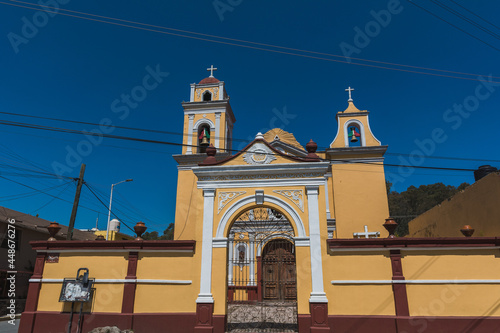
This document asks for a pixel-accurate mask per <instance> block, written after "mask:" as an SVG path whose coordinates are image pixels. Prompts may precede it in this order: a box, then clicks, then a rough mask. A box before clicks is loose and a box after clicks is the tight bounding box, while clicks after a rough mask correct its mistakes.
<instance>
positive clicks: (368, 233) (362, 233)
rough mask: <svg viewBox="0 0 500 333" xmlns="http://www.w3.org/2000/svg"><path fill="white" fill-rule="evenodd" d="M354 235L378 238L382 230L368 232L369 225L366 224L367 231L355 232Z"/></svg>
mask: <svg viewBox="0 0 500 333" xmlns="http://www.w3.org/2000/svg"><path fill="white" fill-rule="evenodd" d="M352 235H353V236H354V237H356V238H361V236H365V238H370V236H375V237H374V238H377V237H379V236H380V232H378V231H373V232H368V226H367V225H365V232H353V233H352Z"/></svg>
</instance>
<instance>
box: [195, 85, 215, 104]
mask: <svg viewBox="0 0 500 333" xmlns="http://www.w3.org/2000/svg"><path fill="white" fill-rule="evenodd" d="M207 90H208V91H210V92H211V93H212V100H213V101H216V100H218V99H219V93H220V89H219V86H217V87H197V88H195V90H194V101H195V102H202V101H203V94H204V93H205V91H207Z"/></svg>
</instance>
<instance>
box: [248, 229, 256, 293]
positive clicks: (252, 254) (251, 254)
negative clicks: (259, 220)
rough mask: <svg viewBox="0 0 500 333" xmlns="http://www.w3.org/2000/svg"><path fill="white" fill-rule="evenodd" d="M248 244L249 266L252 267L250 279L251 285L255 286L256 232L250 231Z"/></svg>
mask: <svg viewBox="0 0 500 333" xmlns="http://www.w3.org/2000/svg"><path fill="white" fill-rule="evenodd" d="M248 240H249V242H248V246H249V258H248V259H249V260H248V264H249V268H250V279H249V281H248V285H249V286H255V233H253V232H249V233H248Z"/></svg>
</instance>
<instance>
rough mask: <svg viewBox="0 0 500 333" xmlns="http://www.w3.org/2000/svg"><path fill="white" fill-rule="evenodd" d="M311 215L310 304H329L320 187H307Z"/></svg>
mask: <svg viewBox="0 0 500 333" xmlns="http://www.w3.org/2000/svg"><path fill="white" fill-rule="evenodd" d="M306 193H307V210H308V213H309V237H310V239H311V246H310V249H311V250H310V253H311V287H312V291H311V296H310V298H309V302H310V303H328V298H326V294H325V290H324V288H323V261H322V253H321V235H320V228H319V201H318V195H319V186H306Z"/></svg>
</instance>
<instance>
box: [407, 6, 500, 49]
mask: <svg viewBox="0 0 500 333" xmlns="http://www.w3.org/2000/svg"><path fill="white" fill-rule="evenodd" d="M407 1H408V2H409V3H411V4H412V5H414V6H415V7H418V8H420V9H421V10H423V11H425V12H426V13H428V14H430V15H432V16H434V17H435V18H437V19H439V20H441V21H443V22H445V23H447V24H449V25H451V26H452V27H454V28H455V29H457V30H460V31H461V32H463V33H464V34H466V35H469V36H470V37H472V38H474V39H476V40H478V41H480V42H481V43H483V44H486V45H488V46H489V47H491V48H492V49H495V50H497V51H500V49H498V48H496V47H495V46H493V45H491V44H489V43H488V42H485V41H484V40H482V39H481V38H479V37H476V36H474V35H473V34H471V33H468V32H467V31H465V30H463V29H462V28H459V27H457V26H456V25H454V24H453V23H451V22H448V21H446V20H445V19H443V18H442V17H440V16H439V15H436V14H434V13H433V12H431V11H430V10H428V9H426V8H424V7H422V6H420V5H418V4H416V3H414V2H413V1H412V0H407Z"/></svg>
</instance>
